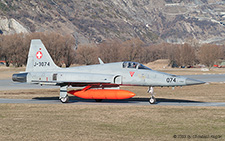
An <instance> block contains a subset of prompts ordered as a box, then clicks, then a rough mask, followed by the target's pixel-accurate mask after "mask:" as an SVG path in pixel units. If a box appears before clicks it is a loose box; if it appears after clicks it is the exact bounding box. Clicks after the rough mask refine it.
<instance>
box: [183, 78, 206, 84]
mask: <svg viewBox="0 0 225 141" xmlns="http://www.w3.org/2000/svg"><path fill="white" fill-rule="evenodd" d="M204 83H205V82H203V81H200V80H195V79H191V78H187V79H186V85H199V84H204Z"/></svg>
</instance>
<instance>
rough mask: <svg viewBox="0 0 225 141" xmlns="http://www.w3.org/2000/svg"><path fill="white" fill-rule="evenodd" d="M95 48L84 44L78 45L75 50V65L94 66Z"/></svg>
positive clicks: (95, 58)
mask: <svg viewBox="0 0 225 141" xmlns="http://www.w3.org/2000/svg"><path fill="white" fill-rule="evenodd" d="M96 53H97V48H96V47H95V46H94V45H91V44H86V45H79V46H78V49H77V50H76V54H77V63H79V64H85V65H90V64H94V63H96V61H97V56H96Z"/></svg>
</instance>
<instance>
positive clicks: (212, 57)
mask: <svg viewBox="0 0 225 141" xmlns="http://www.w3.org/2000/svg"><path fill="white" fill-rule="evenodd" d="M221 55H222V51H221V47H220V46H217V45H211V44H204V45H202V46H201V48H200V50H199V60H200V62H201V63H202V64H204V65H206V66H207V67H209V68H211V67H212V66H213V65H214V63H215V62H216V61H217V60H218V59H220V58H221Z"/></svg>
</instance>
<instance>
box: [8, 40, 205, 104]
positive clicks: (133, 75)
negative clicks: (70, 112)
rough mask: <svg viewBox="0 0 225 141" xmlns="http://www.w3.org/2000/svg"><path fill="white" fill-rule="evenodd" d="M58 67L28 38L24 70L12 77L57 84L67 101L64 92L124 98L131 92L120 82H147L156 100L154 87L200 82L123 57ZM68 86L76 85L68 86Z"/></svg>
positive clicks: (39, 45) (18, 80) (35, 41)
mask: <svg viewBox="0 0 225 141" xmlns="http://www.w3.org/2000/svg"><path fill="white" fill-rule="evenodd" d="M99 62H100V64H96V65H87V66H78V67H71V68H60V67H58V66H56V64H55V63H54V62H53V60H52V58H51V56H50V55H49V53H48V51H47V50H46V48H45V46H44V44H43V43H42V41H41V40H40V39H33V40H31V45H30V50H29V54H28V60H27V66H26V71H25V72H21V73H18V74H13V76H12V80H13V81H16V82H26V83H33V84H40V85H55V86H59V87H60V94H59V99H60V100H61V102H62V103H67V102H68V101H69V97H68V93H69V94H72V95H75V96H77V97H80V98H84V99H95V100H96V101H99V102H100V101H101V100H103V99H127V98H131V97H133V96H135V94H134V93H133V92H130V91H127V90H121V89H119V88H120V86H147V87H148V93H150V94H151V96H150V99H149V102H150V103H151V104H154V103H156V99H155V96H154V91H153V88H154V87H164V86H166V87H175V86H185V85H197V84H203V83H204V82H202V81H199V80H194V79H190V78H186V77H182V76H176V75H171V74H167V73H163V72H159V71H154V70H152V69H150V68H148V67H146V66H144V65H142V64H140V63H137V62H131V61H125V62H116V63H104V62H103V61H102V60H101V59H99ZM69 86H72V87H79V88H82V89H79V90H70V91H68V90H67V88H68V87H69Z"/></svg>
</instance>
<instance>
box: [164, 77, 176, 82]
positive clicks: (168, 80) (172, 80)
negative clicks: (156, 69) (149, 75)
mask: <svg viewBox="0 0 225 141" xmlns="http://www.w3.org/2000/svg"><path fill="white" fill-rule="evenodd" d="M166 82H167V83H174V82H177V79H176V78H174V77H170V78H166Z"/></svg>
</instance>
